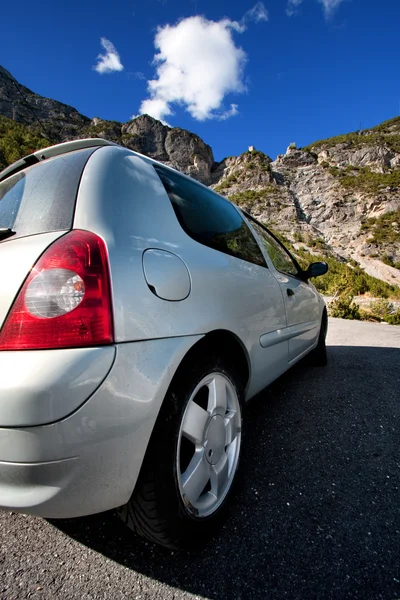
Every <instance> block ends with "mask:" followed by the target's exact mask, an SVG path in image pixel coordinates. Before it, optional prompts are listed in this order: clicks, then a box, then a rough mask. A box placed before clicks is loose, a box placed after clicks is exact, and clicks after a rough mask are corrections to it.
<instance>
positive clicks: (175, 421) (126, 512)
mask: <svg viewBox="0 0 400 600" xmlns="http://www.w3.org/2000/svg"><path fill="white" fill-rule="evenodd" d="M186 367H187V368H185V369H181V370H180V372H179V375H178V376H177V377H176V378H175V380H174V382H173V383H172V385H171V389H170V391H169V393H168V395H167V397H166V399H165V401H164V404H163V406H162V408H161V411H160V415H159V418H158V420H157V423H156V426H155V428H154V432H153V434H152V438H151V441H150V444H149V448H148V450H147V453H146V457H145V460H144V463H143V467H142V470H141V473H140V476H139V479H138V482H137V484H136V488H135V491H134V493H133V494H132V497H131V499H130V501H129V502H128V504H127V505H126V506H124V507H122V508H121V509H120V514H121V516H122V518H123V519H124V521H125V522H126V524H127V525H128V526H129V527H131V528H132V529H133V530H134V531H136V532H137V533H139V534H140V535H142V536H144V537H146V538H147V539H149V540H151V541H153V542H156V543H158V544H162V545H163V546H166V547H168V548H174V549H180V548H182V549H183V548H186V549H190V548H193V547H196V546H198V545H199V544H201V542H203V541H204V540H205V539H207V538H208V537H210V536H211V535H213V534H214V533H215V532H216V530H217V528H218V526H219V525H220V523H221V522H222V521H223V518H224V516H225V512H226V504H227V499H228V496H229V494H230V492H231V490H232V486H233V483H234V480H235V478H236V473H237V469H238V464H239V456H240V446H241V427H242V411H241V404H242V389H241V383H240V380H238V379H237V378H236V377H235V375H234V374H233V369H232V368H230V367H229V366H228V365H226V364H224V362H223V360H222V359H221V358H220V357H218V356H215V357H213V358H209V359H207V360H206V361H204V360H203V362H202V363H200V364H199V363H197V364H191V365H190V366H188V365H186Z"/></svg>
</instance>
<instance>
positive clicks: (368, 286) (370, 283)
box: [273, 231, 400, 325]
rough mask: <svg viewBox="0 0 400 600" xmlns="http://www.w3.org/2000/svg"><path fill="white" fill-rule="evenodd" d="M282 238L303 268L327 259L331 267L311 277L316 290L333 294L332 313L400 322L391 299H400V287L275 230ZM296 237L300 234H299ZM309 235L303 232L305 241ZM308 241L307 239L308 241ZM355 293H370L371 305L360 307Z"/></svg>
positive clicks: (325, 293) (365, 294)
mask: <svg viewBox="0 0 400 600" xmlns="http://www.w3.org/2000/svg"><path fill="white" fill-rule="evenodd" d="M273 233H274V234H275V235H276V236H277V237H278V238H280V239H281V240H282V242H283V243H284V244H285V246H286V247H287V248H288V249H289V250H290V252H291V253H292V254H293V256H294V257H295V258H296V259H297V261H298V263H299V264H300V266H301V267H302V268H303V269H306V268H307V267H308V266H309V264H310V263H312V262H318V261H325V262H327V263H328V265H329V271H328V273H327V274H326V275H324V276H323V277H317V278H315V279H313V280H312V283H313V284H314V285H315V287H316V288H317V290H318V291H319V292H320V293H321V294H323V295H324V296H333V297H334V299H333V300H332V301H331V302H330V303H329V306H328V311H329V314H330V316H332V317H338V318H340V319H356V320H362V321H375V322H381V321H385V322H386V323H389V324H391V325H400V309H396V308H395V305H394V304H393V302H391V301H398V300H400V288H399V287H397V286H393V285H389V284H388V283H386V282H384V281H381V280H380V279H376V278H375V277H371V275H368V274H367V273H364V271H363V270H362V269H361V267H360V266H359V264H358V263H357V262H356V261H354V260H353V261H351V262H350V263H347V264H346V263H344V262H341V261H339V260H338V259H337V258H335V257H333V256H332V255H329V253H328V254H322V253H321V254H316V253H314V252H310V250H309V249H308V248H306V247H304V246H302V247H298V248H295V247H294V246H293V244H291V242H290V241H289V240H288V239H287V238H285V236H283V235H282V234H280V233H279V232H277V231H274V232H273ZM295 237H297V238H298V237H299V236H298V235H297V236H295ZM307 237H308V236H307V235H306V236H301V239H302V240H303V241H305V239H306V238H307ZM307 243H308V242H307ZM356 296H364V297H370V298H373V299H376V300H373V301H371V303H370V306H369V308H368V309H362V308H360V307H359V306H358V305H357V304H356V303H355V302H354V298H355V297H356Z"/></svg>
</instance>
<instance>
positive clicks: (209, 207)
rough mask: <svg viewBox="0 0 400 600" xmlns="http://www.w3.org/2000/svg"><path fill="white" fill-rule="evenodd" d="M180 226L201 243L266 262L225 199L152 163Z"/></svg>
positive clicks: (246, 227)
mask: <svg viewBox="0 0 400 600" xmlns="http://www.w3.org/2000/svg"><path fill="white" fill-rule="evenodd" d="M154 168H155V170H156V172H157V173H158V176H159V177H160V179H161V181H162V183H163V185H164V188H165V190H166V192H167V194H168V196H169V199H170V201H171V203H172V206H173V208H174V211H175V214H176V216H177V218H178V221H179V223H180V224H181V227H182V228H183V229H184V230H185V231H186V233H187V234H188V235H189V236H190V237H191V238H193V239H194V240H196V242H199V243H200V244H203V245H204V246H208V247H209V248H214V249H215V250H219V251H220V252H224V253H225V254H230V255H231V256H235V257H236V258H240V259H242V260H246V261H248V262H251V263H254V264H256V265H261V266H263V267H265V266H266V263H265V260H264V257H263V255H262V252H261V250H260V248H259V246H258V243H257V242H256V240H255V239H254V237H253V234H252V233H251V231H250V229H249V228H248V226H247V225H246V223H245V221H244V220H243V218H242V216H241V214H240V213H239V212H238V211H237V210H236V208H235V207H234V206H233V205H232V204H231V203H230V202H228V201H227V200H225V199H224V198H222V197H221V196H218V194H216V193H215V192H213V191H212V190H209V189H207V188H206V187H203V186H201V185H199V184H198V183H196V182H195V181H192V180H191V179H187V178H186V177H182V176H180V175H179V174H178V173H175V172H174V171H170V170H168V169H164V168H163V167H160V166H159V165H154Z"/></svg>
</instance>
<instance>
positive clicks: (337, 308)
mask: <svg viewBox="0 0 400 600" xmlns="http://www.w3.org/2000/svg"><path fill="white" fill-rule="evenodd" d="M328 311H329V314H330V316H331V317H336V318H338V319H356V320H357V321H359V320H360V319H361V315H360V309H359V308H358V306H357V304H354V302H353V297H352V296H346V295H343V296H339V297H338V298H336V299H335V300H332V302H331V303H330V304H329V307H328Z"/></svg>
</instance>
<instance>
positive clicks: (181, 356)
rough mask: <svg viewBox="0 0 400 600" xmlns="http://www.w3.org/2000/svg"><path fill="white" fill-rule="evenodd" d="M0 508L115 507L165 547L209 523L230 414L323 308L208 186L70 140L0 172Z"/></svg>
mask: <svg viewBox="0 0 400 600" xmlns="http://www.w3.org/2000/svg"><path fill="white" fill-rule="evenodd" d="M0 264H1V274H2V284H1V287H0V373H1V377H0V506H1V507H3V508H7V509H9V510H13V511H20V512H23V513H28V514H32V515H38V516H41V517H45V518H54V519H56V518H73V517H79V516H85V515H90V514H94V513H98V512H102V511H107V510H110V509H118V512H119V514H120V515H121V517H122V518H123V519H124V521H125V522H126V523H127V525H128V526H129V527H131V528H132V529H133V530H134V531H136V532H137V533H139V534H140V535H142V536H144V537H146V538H147V539H149V540H151V541H153V542H156V543H158V544H161V545H164V546H166V547H168V548H176V549H190V548H193V547H199V546H201V545H202V544H204V542H205V541H206V540H207V539H208V538H209V537H210V536H212V535H215V533H216V531H217V529H218V526H219V525H220V523H222V522H223V519H224V518H225V515H226V511H227V506H228V501H229V499H230V498H231V497H232V490H233V488H234V483H235V481H236V479H237V472H238V466H239V459H240V451H241V437H242V415H243V407H244V405H245V403H246V402H248V401H249V400H250V399H251V398H252V397H254V396H255V395H256V394H258V392H260V391H261V390H262V389H263V388H265V387H266V386H268V385H269V384H270V383H271V382H272V381H273V380H275V379H276V378H277V377H279V376H280V375H282V374H283V373H284V372H285V371H287V370H288V369H289V368H290V367H291V366H292V365H294V364H295V363H296V362H298V361H299V360H300V359H302V358H303V357H305V356H306V355H309V356H310V359H311V358H312V360H313V361H314V363H315V364H320V365H322V364H325V363H326V345H325V337H326V332H327V311H326V306H325V304H324V301H323V298H322V297H321V296H320V294H319V293H318V292H317V291H316V289H315V287H314V286H313V285H312V283H310V278H312V277H317V276H319V275H323V274H324V273H325V272H326V271H327V268H328V267H327V264H326V263H321V262H318V263H313V264H311V265H310V266H309V268H308V269H307V270H303V269H301V267H300V266H299V264H298V262H297V261H296V260H295V258H294V257H293V256H292V255H291V254H290V252H289V251H288V250H287V249H286V248H285V247H284V246H283V244H282V243H281V242H280V241H279V239H278V238H277V237H276V236H275V235H274V234H273V233H272V232H271V231H269V230H268V228H266V227H265V226H264V225H263V224H261V223H259V222H257V221H256V219H254V218H253V217H252V216H250V215H249V214H246V213H244V212H243V211H241V210H240V209H239V208H238V207H237V206H235V205H234V204H232V203H231V202H230V201H229V200H227V199H226V198H223V197H222V196H220V195H218V194H217V193H216V192H214V191H213V190H212V189H210V188H208V187H206V186H204V185H202V184H200V183H198V182H197V181H195V180H193V179H191V178H189V177H187V176H185V175H183V174H181V173H179V172H178V171H175V170H174V169H172V168H170V167H168V166H165V165H163V164H161V163H158V162H156V161H154V160H152V159H150V158H148V157H145V156H142V155H140V154H138V153H136V152H133V151H131V150H129V149H127V148H124V147H121V146H118V145H116V144H114V143H111V142H108V141H106V140H102V139H84V140H76V141H72V142H66V143H63V144H58V145H56V146H52V147H50V148H47V149H43V150H39V151H38V152H35V153H33V154H31V155H29V156H27V157H25V158H24V159H21V160H20V161H18V162H16V163H14V164H13V165H11V166H10V167H8V168H6V169H5V170H4V171H2V172H1V173H0Z"/></svg>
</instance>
